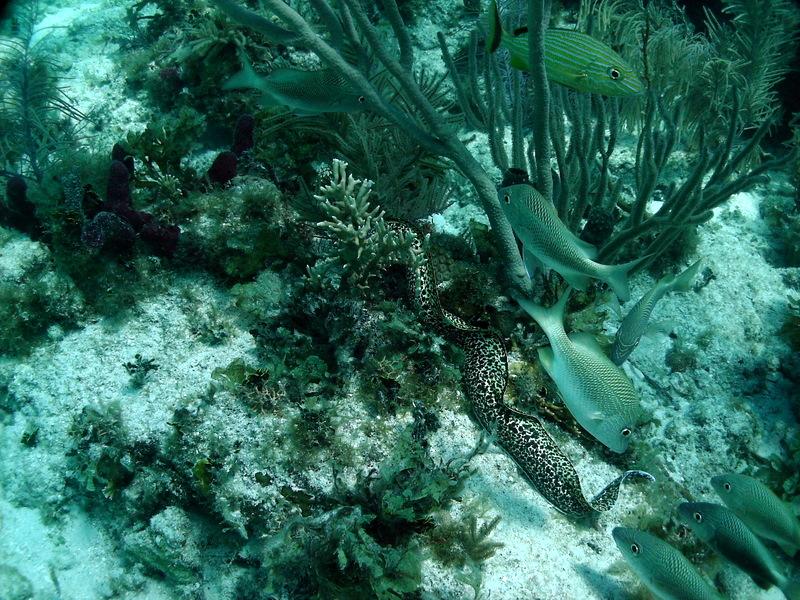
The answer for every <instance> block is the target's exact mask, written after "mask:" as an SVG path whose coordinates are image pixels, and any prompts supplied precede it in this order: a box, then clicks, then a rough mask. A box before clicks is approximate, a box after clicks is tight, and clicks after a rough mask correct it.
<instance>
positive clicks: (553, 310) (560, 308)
mask: <svg viewBox="0 0 800 600" xmlns="http://www.w3.org/2000/svg"><path fill="white" fill-rule="evenodd" d="M571 292H572V288H571V287H568V288H567V289H566V290H564V293H563V294H561V298H559V299H558V302H556V303H555V304H554V305H553V306H551V307H550V308H546V307H544V306H541V305H540V304H536V303H535V302H531V301H530V300H528V299H527V298H523V297H521V296H514V299H515V300H516V301H517V303H518V304H519V305H520V306H521V307H522V308H523V310H524V311H525V312H526V313H528V314H529V315H530V316H531V317H533V320H534V321H536V322H537V323H538V324H539V326H540V327H541V328H542V329H543V330H544V332H545V334H547V335H548V336H549V335H550V332H553V331H558V330H563V329H564V311H565V309H566V306H567V301H568V300H569V295H570V293H571Z"/></svg>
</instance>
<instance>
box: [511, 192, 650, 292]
mask: <svg viewBox="0 0 800 600" xmlns="http://www.w3.org/2000/svg"><path fill="white" fill-rule="evenodd" d="M500 200H501V202H500V206H501V207H502V209H503V213H504V214H505V216H506V218H507V219H508V222H509V223H510V224H511V229H513V230H514V233H515V234H516V235H517V237H518V238H519V239H520V241H521V242H522V245H523V247H524V255H525V256H524V258H525V263H526V266H528V267H529V270H530V268H531V263H532V262H534V260H535V261H539V262H541V263H542V264H544V266H545V267H547V268H549V269H553V270H554V271H556V272H558V274H559V275H561V276H562V277H563V278H564V279H566V280H567V282H568V283H569V284H570V285H571V286H572V287H574V288H576V289H579V290H585V289H586V288H587V286H588V285H589V279H590V278H592V279H599V280H600V281H604V282H605V283H607V284H608V285H609V286H610V287H611V289H612V290H614V293H615V294H616V295H617V297H618V298H619V299H620V300H622V301H623V302H624V301H626V300H627V299H628V297H629V296H630V291H629V289H628V276H627V272H628V271H629V270H631V269H632V268H633V267H635V266H636V265H637V264H638V263H639V262H641V261H642V260H644V259H645V258H647V257H642V258H638V259H636V260H634V261H631V262H629V263H624V264H621V265H605V264H602V263H599V262H596V261H594V260H593V258H594V257H596V256H597V249H596V248H595V247H594V246H592V245H591V244H589V243H588V242H584V241H583V240H581V239H580V238H578V237H577V236H576V235H575V234H574V233H572V232H571V231H570V230H569V229H568V228H567V226H566V225H564V223H563V222H562V221H561V219H559V218H558V214H557V213H556V210H555V208H554V207H553V204H552V203H551V202H548V201H547V200H546V199H545V198H544V196H542V195H541V194H540V193H539V192H538V191H536V189H535V188H534V187H533V186H531V185H529V184H526V183H519V184H516V185H510V186H507V187H504V188H502V189H501V190H500Z"/></svg>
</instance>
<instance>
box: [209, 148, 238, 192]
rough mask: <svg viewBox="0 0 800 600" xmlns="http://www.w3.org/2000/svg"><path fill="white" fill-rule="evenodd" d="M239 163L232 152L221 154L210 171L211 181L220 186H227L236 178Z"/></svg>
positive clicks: (212, 164)
mask: <svg viewBox="0 0 800 600" xmlns="http://www.w3.org/2000/svg"><path fill="white" fill-rule="evenodd" d="M237 163H238V160H237V158H236V154H235V153H233V152H231V151H230V150H226V151H225V152H220V153H219V155H218V156H217V158H215V159H214V162H213V163H211V167H210V168H209V169H208V178H209V180H211V182H212V183H218V184H219V185H225V184H227V183H228V182H229V181H230V180H231V179H233V178H234V177H236V166H237Z"/></svg>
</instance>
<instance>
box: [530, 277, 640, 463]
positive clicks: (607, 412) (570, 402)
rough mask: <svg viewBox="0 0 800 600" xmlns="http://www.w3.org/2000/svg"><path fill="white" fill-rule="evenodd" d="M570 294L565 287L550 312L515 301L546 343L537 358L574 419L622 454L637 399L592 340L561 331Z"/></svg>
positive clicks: (637, 418)
mask: <svg viewBox="0 0 800 600" xmlns="http://www.w3.org/2000/svg"><path fill="white" fill-rule="evenodd" d="M569 293H570V290H569V289H567V291H566V292H564V294H563V295H562V296H561V298H560V299H559V301H558V302H557V303H556V304H555V305H554V306H552V307H551V308H544V307H543V306H539V305H537V304H534V303H533V302H531V301H530V300H527V299H525V298H517V299H516V300H517V302H519V304H520V306H522V308H523V309H525V311H526V312H527V313H528V314H529V315H531V316H532V317H533V318H534V319H535V320H536V322H537V323H539V325H540V326H541V328H542V329H543V330H544V332H545V334H546V335H547V339H548V340H550V347H549V348H540V349H539V359H540V360H541V361H542V366H544V369H545V370H546V371H547V374H548V375H550V377H551V378H552V379H553V381H555V383H556V386H557V387H558V391H559V392H560V393H561V396H562V397H563V399H564V404H566V406H567V408H568V409H569V411H570V412H571V413H572V415H573V416H574V417H575V420H576V421H578V423H580V425H581V426H582V427H583V428H584V429H586V431H588V432H589V433H590V434H591V435H592V436H594V437H595V438H597V439H598V440H599V441H600V442H602V443H603V444H604V445H605V446H607V447H608V448H610V449H611V450H613V451H614V452H620V453H621V452H625V450H627V449H628V444H629V443H630V440H631V436H632V434H633V432H634V430H635V429H636V426H637V424H638V422H639V421H640V420H641V418H642V412H643V411H642V408H641V406H640V405H639V398H638V396H637V394H636V390H634V388H633V384H631V382H630V380H629V379H628V378H627V377H626V376H625V373H623V372H622V369H620V368H619V367H618V366H616V365H615V364H614V363H612V362H611V361H610V360H609V359H608V357H607V356H606V355H605V353H604V352H603V351H602V349H601V348H600V346H599V345H598V344H597V342H596V341H595V340H594V338H593V337H592V336H590V335H588V334H575V333H571V334H569V335H567V333H566V332H565V331H564V322H563V320H564V308H565V307H566V305H567V300H568V298H569Z"/></svg>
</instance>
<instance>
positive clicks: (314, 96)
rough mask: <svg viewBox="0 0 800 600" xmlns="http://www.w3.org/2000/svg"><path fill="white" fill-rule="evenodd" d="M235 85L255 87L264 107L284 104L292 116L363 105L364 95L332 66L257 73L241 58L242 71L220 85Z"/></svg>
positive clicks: (361, 107)
mask: <svg viewBox="0 0 800 600" xmlns="http://www.w3.org/2000/svg"><path fill="white" fill-rule="evenodd" d="M237 88H249V89H254V90H258V91H260V92H261V93H262V94H263V96H262V98H261V102H262V104H264V105H265V106H288V107H289V108H290V109H291V111H292V112H293V113H294V114H296V115H318V114H321V113H329V112H353V111H356V110H361V109H363V108H364V107H365V106H364V105H365V99H364V96H363V95H362V94H361V93H360V92H358V91H357V90H356V89H355V88H353V86H352V85H351V84H350V82H349V81H348V80H347V79H346V78H345V77H344V76H343V75H342V74H341V73H340V72H339V71H337V70H336V69H320V70H318V71H302V70H300V69H289V68H286V69H276V70H274V71H272V72H271V73H269V74H268V75H265V76H261V75H259V74H257V73H256V72H255V71H254V70H253V67H252V66H251V65H250V63H249V62H248V61H247V59H246V58H245V59H244V65H243V66H242V70H241V71H239V72H238V73H237V74H236V75H234V76H233V77H231V78H230V79H229V80H228V81H227V82H226V83H225V84H224V85H223V86H222V89H225V90H232V89H237Z"/></svg>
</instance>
